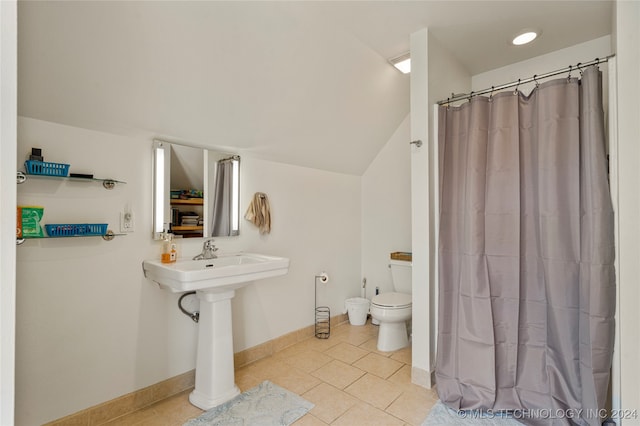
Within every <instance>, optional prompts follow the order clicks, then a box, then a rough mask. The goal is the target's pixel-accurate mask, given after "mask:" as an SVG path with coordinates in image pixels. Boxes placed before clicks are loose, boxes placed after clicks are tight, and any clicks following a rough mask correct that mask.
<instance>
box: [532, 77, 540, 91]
mask: <svg viewBox="0 0 640 426" xmlns="http://www.w3.org/2000/svg"><path fill="white" fill-rule="evenodd" d="M537 76H538V75H537V74H534V75H533V81H535V82H536V89H537V88H538V87H540V83H538V80H536V77H537Z"/></svg>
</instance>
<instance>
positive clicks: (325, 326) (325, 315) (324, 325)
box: [313, 272, 331, 339]
mask: <svg viewBox="0 0 640 426" xmlns="http://www.w3.org/2000/svg"><path fill="white" fill-rule="evenodd" d="M314 281H315V292H314V303H313V304H314V308H315V319H316V322H315V336H316V338H318V339H328V338H329V335H330V334H331V310H330V309H329V307H328V306H318V281H320V282H321V283H322V284H326V283H327V282H329V276H328V275H327V273H326V272H322V273H320V274H319V275H316V276H315V280H314Z"/></svg>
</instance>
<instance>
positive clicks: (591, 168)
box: [436, 67, 615, 425]
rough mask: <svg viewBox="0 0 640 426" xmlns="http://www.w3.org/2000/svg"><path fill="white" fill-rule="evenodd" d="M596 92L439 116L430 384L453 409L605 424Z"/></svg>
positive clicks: (586, 83)
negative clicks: (435, 341)
mask: <svg viewBox="0 0 640 426" xmlns="http://www.w3.org/2000/svg"><path fill="white" fill-rule="evenodd" d="M601 81H602V80H601V73H600V71H599V70H598V69H597V67H591V68H588V69H586V70H585V71H584V74H583V75H582V78H581V80H578V79H575V78H562V79H558V80H553V81H548V82H546V83H544V84H541V85H540V86H539V87H538V88H536V89H534V91H533V92H532V94H531V95H529V96H528V97H527V96H524V95H523V94H521V93H519V92H513V91H509V92H503V93H499V94H496V95H494V96H492V97H490V98H487V97H475V98H473V99H472V100H471V101H470V102H468V103H466V104H465V105H462V106H461V107H455V108H454V107H451V108H447V107H445V106H442V107H440V108H439V113H438V116H439V127H438V129H439V135H438V138H439V165H440V206H441V210H440V234H439V235H440V236H439V314H438V315H439V318H438V319H439V323H438V353H437V358H436V386H437V391H438V394H439V397H440V399H441V400H442V402H443V403H445V404H446V405H447V406H449V407H451V408H454V409H458V410H482V411H485V412H486V413H491V412H495V411H500V410H510V411H511V412H512V414H513V415H514V417H516V418H517V419H518V420H519V421H521V422H523V423H525V424H536V425H538V424H539V425H565V424H577V425H597V424H600V422H601V421H602V419H601V418H600V416H601V415H602V411H599V410H600V409H602V408H604V407H605V400H606V394H607V386H608V382H609V371H610V367H611V360H612V353H613V338H614V311H615V271H614V266H613V262H614V234H613V226H614V225H613V209H612V204H611V197H610V194H609V186H608V181H607V179H608V177H607V159H606V152H605V138H604V114H603V108H602V86H601V85H602V82H601ZM580 410H582V411H580Z"/></svg>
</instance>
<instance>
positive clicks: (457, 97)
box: [436, 53, 616, 105]
mask: <svg viewBox="0 0 640 426" xmlns="http://www.w3.org/2000/svg"><path fill="white" fill-rule="evenodd" d="M614 56H616V55H615V53H613V54H611V55H609V56H605V57H604V58H596V59H594V60H593V61H589V62H585V63H582V62H579V63H578V64H577V65H569V66H568V67H567V68H563V69H561V70H556V71H551V72H548V73H546V74H540V75H537V74H536V75H534V76H533V77H530V78H525V79H524V80H521V79H518V81H512V82H511V83H506V84H503V85H500V86H491V87H490V88H489V89H484V90H480V91H478V92H471V93H462V94H458V95H455V94H453V93H452V94H451V97H450V98H447V99H443V100H441V101H438V102H436V103H437V104H438V105H445V104H450V103H451V102H456V101H460V100H463V99H471V98H472V97H474V96H477V95H484V94H486V93H493V92H497V91H499V90H503V89H508V88H509V87H514V86H516V87H517V86H519V85H521V84H526V83H530V82H532V81H535V82H536V83H537V82H538V80H541V79H544V78H549V77H553V76H554V75H558V74H564V73H566V72H568V73H571V71H574V70H581V69H582V68H586V67H588V66H591V65H598V64H600V63H602V62H607V61H609V59H611V58H613V57H614Z"/></svg>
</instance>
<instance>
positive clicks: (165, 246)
mask: <svg viewBox="0 0 640 426" xmlns="http://www.w3.org/2000/svg"><path fill="white" fill-rule="evenodd" d="M160 261H161V262H162V263H171V234H169V233H168V232H163V233H162V256H161V257H160Z"/></svg>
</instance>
